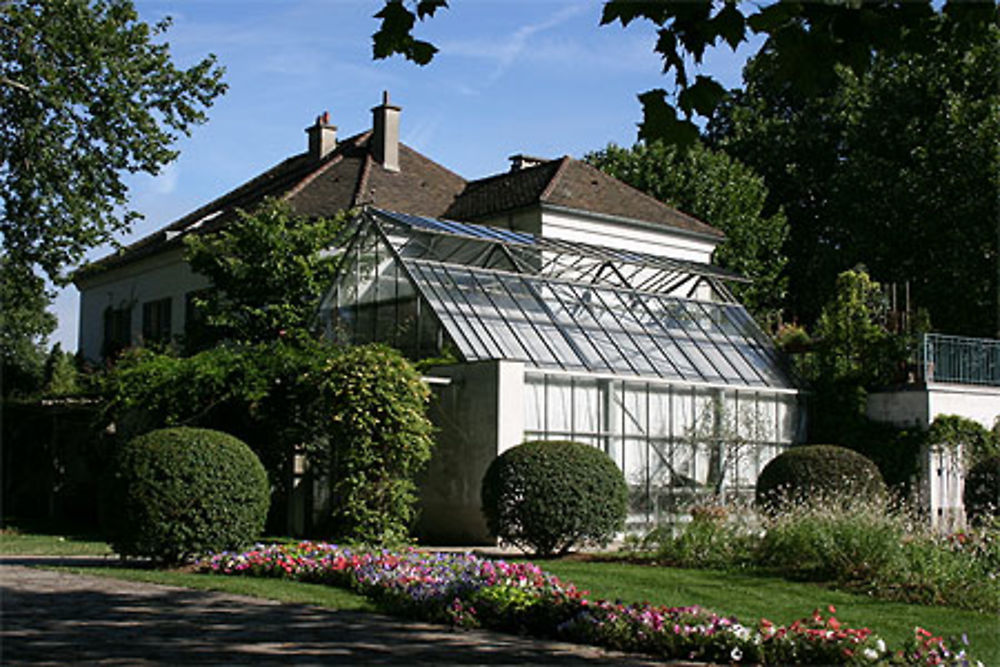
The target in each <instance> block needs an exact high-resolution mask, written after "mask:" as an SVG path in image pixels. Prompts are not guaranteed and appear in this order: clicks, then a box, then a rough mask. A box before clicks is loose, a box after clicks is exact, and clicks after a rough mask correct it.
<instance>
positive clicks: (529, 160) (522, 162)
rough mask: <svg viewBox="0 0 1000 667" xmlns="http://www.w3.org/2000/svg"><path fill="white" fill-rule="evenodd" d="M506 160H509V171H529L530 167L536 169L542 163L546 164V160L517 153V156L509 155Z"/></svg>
mask: <svg viewBox="0 0 1000 667" xmlns="http://www.w3.org/2000/svg"><path fill="white" fill-rule="evenodd" d="M507 159H508V160H510V170H511V171H521V170H522V169H530V168H531V167H537V166H538V165H540V164H542V163H543V162H548V160H547V159H545V158H543V157H533V156H531V155H524V154H523V153H518V154H517V155H511V156H510V157H509V158H507Z"/></svg>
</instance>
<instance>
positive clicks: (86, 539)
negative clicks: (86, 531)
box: [0, 528, 111, 556]
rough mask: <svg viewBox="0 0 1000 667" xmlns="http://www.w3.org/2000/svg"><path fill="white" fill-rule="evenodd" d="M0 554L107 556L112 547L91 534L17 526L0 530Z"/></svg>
mask: <svg viewBox="0 0 1000 667" xmlns="http://www.w3.org/2000/svg"><path fill="white" fill-rule="evenodd" d="M0 554H2V555H4V556H106V555H110V554H111V548H110V547H109V546H108V545H107V543H106V542H104V541H102V540H100V539H98V538H96V537H93V536H89V535H74V534H59V533H58V532H57V531H52V532H45V533H40V532H30V533H29V532H21V530H20V529H17V528H4V529H2V530H0Z"/></svg>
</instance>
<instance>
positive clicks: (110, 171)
mask: <svg viewBox="0 0 1000 667" xmlns="http://www.w3.org/2000/svg"><path fill="white" fill-rule="evenodd" d="M168 25H169V21H163V22H161V23H158V24H157V25H155V26H149V25H147V24H146V23H143V22H142V21H140V20H139V18H138V14H137V13H136V10H135V8H134V6H133V4H132V2H131V0H91V1H88V0H7V1H5V2H3V3H0V235H2V238H3V246H4V254H5V256H6V260H7V261H9V262H10V263H11V264H12V265H16V266H19V267H24V268H27V269H28V270H32V269H34V268H36V267H37V268H39V269H40V270H41V271H42V272H44V273H45V274H46V275H48V276H49V278H51V279H52V280H54V281H56V282H62V281H65V276H63V275H62V270H63V269H64V268H65V267H67V266H70V265H73V264H76V263H77V262H79V261H80V260H81V259H82V257H83V254H84V252H85V251H86V250H87V249H89V248H91V247H93V246H96V245H99V244H101V243H104V242H107V241H110V240H113V235H114V234H116V233H119V232H123V231H127V230H128V229H129V226H130V223H131V222H132V221H134V220H135V219H136V218H137V217H138V214H137V213H136V212H135V211H132V210H129V208H128V200H127V188H126V186H125V184H124V183H123V181H122V176H123V173H124V172H131V173H135V172H146V173H149V174H156V173H158V172H159V171H160V169H161V168H162V167H163V166H164V165H166V164H167V163H169V162H170V161H171V160H173V159H174V158H175V157H176V155H177V152H176V151H175V150H173V149H172V146H173V145H174V142H175V141H176V139H177V138H178V135H179V134H181V133H183V134H188V133H189V132H190V130H191V127H192V126H193V125H196V124H199V123H202V122H204V121H205V119H206V116H205V109H206V108H208V107H209V106H211V104H212V101H213V100H214V99H215V97H217V96H218V95H220V94H221V93H222V92H224V90H225V84H224V83H222V73H223V72H222V69H221V68H220V67H218V66H216V64H215V58H214V57H213V56H209V57H207V58H205V59H204V60H202V61H201V62H199V63H197V64H195V65H194V66H192V67H190V68H188V69H181V68H178V67H176V66H175V65H174V63H173V62H172V61H171V55H170V50H169V45H168V44H166V43H159V42H157V39H158V38H159V37H160V36H162V35H163V33H164V32H165V30H166V29H167V27H168Z"/></svg>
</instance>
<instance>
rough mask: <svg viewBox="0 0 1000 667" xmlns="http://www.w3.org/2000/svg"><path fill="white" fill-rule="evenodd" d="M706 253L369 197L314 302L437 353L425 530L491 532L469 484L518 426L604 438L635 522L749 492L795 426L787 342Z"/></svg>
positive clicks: (346, 328)
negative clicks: (335, 272)
mask: <svg viewBox="0 0 1000 667" xmlns="http://www.w3.org/2000/svg"><path fill="white" fill-rule="evenodd" d="M734 278H736V277H735V276H733V275H732V274H731V273H729V272H727V271H724V270H722V269H719V268H718V267H713V266H711V265H709V264H702V263H697V262H691V261H687V260H677V259H669V258H666V257H663V256H658V255H652V254H647V253H641V252H635V251H631V250H627V251H623V250H620V249H614V248H608V247H602V246H599V245H594V244H588V243H581V242H575V241H565V240H562V239H550V238H546V237H544V236H536V235H533V234H528V233H524V232H514V231H510V230H506V229H501V228H496V227H487V226H481V225H473V224H464V223H457V222H452V221H447V220H440V219H432V218H427V217H419V216H411V215H406V214H400V213H392V212H387V211H382V210H378V209H367V210H366V211H364V212H363V213H362V215H361V218H360V220H359V225H358V227H357V230H356V232H355V233H354V234H353V236H352V238H351V239H350V240H349V242H348V243H347V244H346V246H345V248H344V254H343V258H342V263H341V267H340V271H339V279H338V281H337V283H336V284H335V286H334V287H333V289H332V290H331V291H330V293H329V294H328V295H327V297H326V298H325V299H324V302H323V305H322V306H321V317H322V319H323V322H324V323H325V326H326V330H327V333H328V335H330V336H331V337H333V338H335V339H337V340H340V341H342V342H345V343H367V342H373V341H378V342H384V343H387V344H389V345H392V346H394V347H396V348H399V349H401V350H403V351H404V352H405V353H407V354H408V355H409V356H411V357H412V358H428V357H430V358H441V357H443V359H442V365H440V366H438V367H436V368H433V369H431V370H430V371H428V374H429V375H430V376H431V381H432V382H433V383H434V386H435V387H436V393H437V405H436V410H435V413H436V414H435V418H436V422H437V424H438V426H439V428H440V429H441V430H440V434H439V438H438V440H439V442H438V448H437V450H436V451H435V454H434V460H433V462H432V466H431V470H430V471H429V473H428V474H427V477H426V480H425V484H424V488H423V492H422V512H423V517H422V519H423V525H422V531H421V532H422V534H423V535H424V536H426V537H429V538H430V539H433V540H436V541H452V542H459V543H471V542H479V541H484V540H486V539H487V535H486V532H485V524H484V522H483V520H482V517H481V515H480V511H479V504H480V501H479V484H480V481H481V479H482V476H483V474H484V473H485V471H486V467H487V466H488V465H489V463H490V461H492V459H493V458H494V457H495V456H497V455H498V454H499V453H501V452H503V451H504V450H506V449H507V448H509V447H512V446H514V445H517V444H519V443H520V442H523V441H525V440H532V439H558V440H566V439H569V440H576V441H580V442H585V443H588V444H591V445H593V446H595V447H599V448H601V449H602V450H603V451H605V452H606V453H607V454H608V455H609V456H611V458H612V459H614V460H615V462H616V463H618V465H619V467H621V468H622V470H623V471H624V472H625V476H626V479H627V481H628V484H629V488H630V491H631V494H630V495H631V500H630V513H629V524H630V527H632V528H636V529H638V528H641V527H646V526H649V525H651V524H653V523H655V522H656V521H658V520H661V519H664V518H666V515H674V514H676V513H679V512H682V511H683V510H684V508H685V507H686V506H687V505H688V504H689V503H691V502H697V501H699V499H700V500H706V499H707V498H708V497H709V496H712V495H714V494H722V495H723V496H724V497H732V496H734V495H741V496H746V495H750V494H752V492H753V488H754V484H755V482H756V479H757V475H758V473H759V472H760V470H761V468H762V467H763V466H764V465H765V464H766V463H767V462H768V461H770V460H771V458H773V457H774V456H776V455H777V454H778V453H779V452H780V451H781V450H782V449H783V448H784V447H786V446H787V445H789V444H791V443H792V442H794V441H796V440H797V439H800V437H801V434H802V427H803V424H802V417H801V415H802V411H801V410H800V408H799V396H798V390H797V388H796V385H795V382H794V380H793V378H792V377H791V376H790V374H789V372H788V370H787V368H786V365H785V363H784V359H783V358H782V357H781V356H780V355H779V354H778V353H777V352H776V350H775V349H774V347H773V346H772V345H771V343H770V341H769V339H768V338H767V336H766V335H765V334H764V333H763V332H762V331H761V330H760V329H759V328H758V326H757V325H756V324H755V323H754V321H753V319H752V318H751V317H750V316H749V315H748V314H747V312H746V310H745V309H744V308H743V307H742V306H740V305H739V304H738V303H737V302H736V301H735V300H734V299H733V298H732V296H731V294H730V292H729V291H728V289H726V287H725V283H724V281H725V280H732V279H734Z"/></svg>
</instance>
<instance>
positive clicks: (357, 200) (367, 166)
mask: <svg viewBox="0 0 1000 667" xmlns="http://www.w3.org/2000/svg"><path fill="white" fill-rule="evenodd" d="M364 159H365V161H364V164H363V165H362V166H361V178H359V179H358V185H357V187H356V188H355V189H354V195H352V197H351V203H352V206H351V208H354V207H356V206H362V205H364V204H368V203H372V204H374V203H375V202H374V197H372V200H373V201H371V202H366V201H362V200H363V199H364V197H365V190H366V189H367V188H368V178H369V177H370V176H371V173H372V165H373V164H374V163H375V159H374V158H373V157H372V154H371V151H368V152H366V153H365V158H364Z"/></svg>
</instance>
